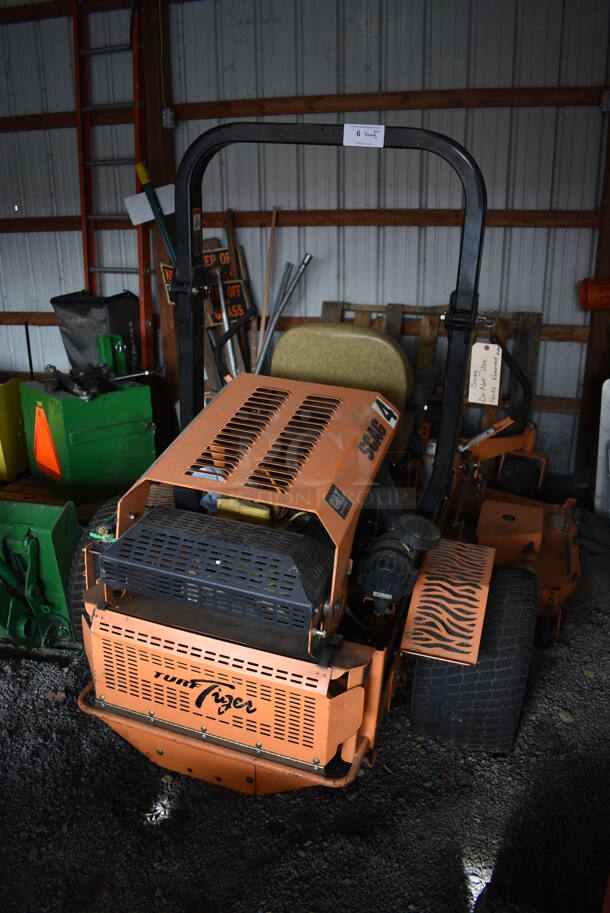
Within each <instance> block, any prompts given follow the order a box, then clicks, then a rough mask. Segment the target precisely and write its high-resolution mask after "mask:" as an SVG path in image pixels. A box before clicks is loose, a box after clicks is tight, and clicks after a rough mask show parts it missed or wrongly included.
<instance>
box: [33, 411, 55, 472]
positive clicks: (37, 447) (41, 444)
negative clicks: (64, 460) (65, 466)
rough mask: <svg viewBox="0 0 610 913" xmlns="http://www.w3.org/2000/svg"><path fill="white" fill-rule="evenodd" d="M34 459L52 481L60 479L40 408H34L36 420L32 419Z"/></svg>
mask: <svg viewBox="0 0 610 913" xmlns="http://www.w3.org/2000/svg"><path fill="white" fill-rule="evenodd" d="M34 459H35V460H36V465H37V466H38V468H39V469H40V471H41V472H44V474H45V475H47V476H51V478H52V479H61V466H60V465H59V457H58V456H57V450H56V449H55V444H54V443H53V438H52V437H51V429H50V428H49V423H48V421H47V416H46V414H45V411H44V409H43V408H42V406H36V418H35V419H34Z"/></svg>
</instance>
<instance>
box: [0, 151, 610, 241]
mask: <svg viewBox="0 0 610 913" xmlns="http://www.w3.org/2000/svg"><path fill="white" fill-rule="evenodd" d="M149 148H150V147H149ZM150 154H151V153H149V157H150ZM152 154H153V155H154V153H152ZM158 170H160V169H158ZM160 173H161V172H160ZM164 173H166V172H164ZM151 174H152V172H151ZM171 179H172V176H170V177H166V178H162V177H158V178H157V177H156V176H154V177H153V181H154V182H155V183H156V184H161V183H163V182H164V181H165V183H168V182H169V181H171ZM462 216H463V213H462V210H461V209H301V210H298V209H292V210H290V209H284V210H280V211H279V212H278V219H277V224H278V226H281V227H284V228H289V227H291V228H294V227H309V228H317V227H324V228H328V227H367V226H368V227H374V226H384V225H385V226H399V227H400V226H402V227H404V226H407V227H426V226H431V227H450V228H453V227H455V228H458V227H460V226H461V224H462ZM202 221H203V226H204V228H224V225H225V221H226V214H225V213H224V212H207V213H204V214H203V216H202ZM599 221H600V216H599V213H598V212H597V211H596V210H587V209H584V210H583V209H491V210H489V212H488V213H487V227H488V228H597V227H598V226H599ZM77 223H78V224H77ZM76 224H77V227H78V228H80V220H79V217H78V216H37V217H34V218H26V217H20V218H15V219H0V233H7V232H8V233H12V232H30V231H73V230H74V225H76ZM270 224H271V213H270V212H255V211H242V212H236V213H235V225H236V227H237V228H265V227H268V226H269V225H270ZM132 227H133V226H132V224H131V222H130V221H129V219H128V218H127V217H125V219H104V217H103V216H101V217H99V218H98V219H96V228H98V229H99V230H104V231H113V230H120V231H125V230H127V229H130V228H132Z"/></svg>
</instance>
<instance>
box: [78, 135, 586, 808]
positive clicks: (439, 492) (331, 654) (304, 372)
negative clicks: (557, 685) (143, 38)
mask: <svg viewBox="0 0 610 913" xmlns="http://www.w3.org/2000/svg"><path fill="white" fill-rule="evenodd" d="M343 137H344V131H343V127H342V126H333V125H314V124H306V125H302V124H299V125H297V124H278V123H275V124H272V123H229V124H225V125H223V126H219V127H216V128H214V129H212V130H209V131H208V132H206V133H204V134H202V135H201V136H199V137H198V138H197V139H196V140H195V141H194V142H193V144H192V145H191V146H190V148H189V149H188V150H187V152H186V154H185V156H184V158H183V160H182V162H181V165H180V168H179V171H178V175H177V181H176V213H177V264H176V275H175V278H174V284H173V297H174V301H175V305H176V311H177V319H178V335H179V353H180V406H181V422H182V427H183V430H182V433H181V434H180V435H179V437H178V438H177V439H176V440H175V441H174V442H173V443H172V444H171V445H170V446H169V447H168V449H167V450H166V451H165V452H164V453H163V454H162V455H161V457H159V459H158V460H157V461H156V462H155V463H153V465H152V466H151V467H150V469H149V470H148V471H147V472H146V473H145V474H144V475H143V476H142V477H141V478H140V479H139V480H138V481H137V482H136V483H135V484H134V485H133V486H132V487H131V489H130V490H129V491H128V492H127V493H126V494H125V495H124V496H123V497H122V498H121V499H120V501H119V502H118V509H117V511H116V526H115V527H114V526H113V522H114V521H113V522H110V523H108V524H107V525H106V527H105V531H106V533H107V534H106V535H104V536H100V535H99V530H98V534H97V537H96V538H95V539H91V540H90V541H89V544H88V545H87V546H86V548H85V550H84V556H83V560H84V571H85V575H84V576H85V593H84V604H83V603H82V602H81V604H80V606H79V614H82V632H83V639H84V645H85V649H86V653H87V657H88V660H89V664H90V667H91V672H92V676H93V681H92V682H91V683H90V684H88V685H87V687H86V688H85V689H84V691H83V692H82V693H81V695H80V697H79V705H80V707H81V709H82V710H83V711H84V712H85V713H87V714H90V715H92V716H95V717H99V719H100V720H103V721H104V722H105V723H106V724H107V725H108V726H111V727H112V728H113V729H114V730H115V731H116V732H117V733H118V734H119V735H120V736H122V737H123V738H124V739H126V740H127V741H128V742H130V743H131V744H132V745H134V746H135V747H136V748H137V749H138V750H139V751H141V752H143V753H144V754H145V755H146V756H147V757H148V758H150V760H151V761H154V762H155V763H156V764H158V765H160V766H161V767H164V768H168V769H170V770H173V771H179V772H181V773H183V774H190V775H192V776H193V777H198V778H201V779H204V780H207V781H209V782H211V783H217V784H221V785H222V786H226V787H229V788H231V789H235V790H239V791H242V792H244V793H257V794H268V793H273V792H279V791H283V790H290V789H296V788H299V787H306V786H327V787H342V786H346V785H347V784H349V783H350V782H351V781H352V780H354V778H355V777H356V776H357V774H358V772H359V770H360V768H361V766H362V765H363V762H365V761H366V762H368V763H372V762H373V760H374V757H375V752H374V748H375V742H376V739H377V733H378V730H379V726H380V724H381V721H382V720H383V717H384V716H385V714H386V712H387V711H388V710H389V708H390V705H391V703H392V699H393V697H394V694H395V692H396V690H397V689H398V688H400V687H402V686H404V685H406V684H408V685H409V686H410V689H411V716H410V720H411V727H412V729H414V730H415V731H416V732H418V733H422V734H424V735H426V736H430V737H433V738H439V739H441V740H447V741H450V742H453V743H456V744H459V745H463V746H465V747H466V748H467V749H468V750H483V751H488V752H508V751H509V750H510V748H511V746H512V743H513V740H514V737H515V733H516V730H517V725H518V722H519V717H520V713H521V706H522V702H523V697H524V692H525V687H526V682H527V676H528V668H529V664H530V657H531V653H532V645H533V641H534V634H535V628H536V623H537V618H538V623H539V624H542V625H543V626H546V629H547V633H548V630H549V629H552V631H553V632H556V631H557V630H558V626H559V622H560V618H561V608H562V605H563V603H564V601H565V599H566V598H567V596H568V595H569V594H570V593H571V592H572V590H573V589H574V587H575V586H576V584H577V581H578V578H579V575H580V565H579V553H578V547H577V545H576V543H575V541H574V540H575V536H576V533H577V529H576V525H575V521H574V517H573V506H574V502H573V501H568V502H566V503H565V504H564V505H563V506H557V505H550V504H545V503H542V502H541V501H539V500H536V496H537V494H538V492H539V489H540V484H541V482H542V477H543V475H544V471H545V467H546V459H545V458H544V457H543V456H542V455H540V454H538V453H536V452H535V451H534V444H535V428H534V426H533V425H532V424H531V422H530V416H529V411H530V407H531V390H530V387H529V384H528V382H527V380H526V378H525V377H524V376H523V375H522V374H521V372H520V371H519V368H518V366H516V365H515V364H514V362H513V360H512V358H511V356H510V354H509V353H507V352H506V351H504V361H505V363H506V364H507V365H508V368H509V369H510V371H511V372H512V373H513V375H514V377H515V378H516V380H517V382H518V383H519V384H520V386H521V404H520V409H519V410H517V412H516V413H515V414H513V415H512V416H511V415H509V416H508V417H507V418H505V419H502V420H501V421H499V422H497V423H496V424H495V425H494V426H493V427H491V428H490V429H489V430H486V431H484V432H482V433H480V434H478V435H477V436H475V437H473V438H472V439H470V440H465V439H463V438H460V437H459V432H460V425H461V420H462V414H463V405H462V402H463V391H464V383H465V377H466V369H467V364H468V358H469V352H470V348H471V341H472V337H473V333H474V331H475V329H476V325H477V281H478V273H479V264H480V257H481V247H482V239H483V226H484V219H485V203H486V197H485V184H484V181H483V178H482V175H481V173H480V171H479V168H478V167H477V164H476V163H475V161H474V160H473V159H472V157H471V156H470V155H469V153H468V152H467V151H466V150H465V149H463V148H462V147H461V146H460V145H458V144H457V143H455V142H454V141H452V140H451V139H449V138H447V137H445V136H442V135H440V134H436V133H432V132H430V131H427V130H420V129H414V128H408V127H387V128H386V129H385V138H384V145H385V147H386V148H392V149H416V150H420V151H425V152H429V153H433V154H435V155H438V156H440V157H441V158H443V159H444V160H445V161H446V162H448V163H449V165H451V167H452V168H453V169H454V171H455V172H456V173H457V175H458V176H459V178H460V180H461V183H462V186H463V190H464V223H463V228H462V235H461V247H460V257H459V266H458V275H457V285H456V289H455V291H454V292H453V293H452V295H451V298H450V302H449V306H448V309H447V312H446V315H445V321H444V323H445V328H446V331H447V336H448V346H447V353H446V359H445V367H444V379H443V385H442V395H441V401H440V408H439V407H438V406H436V407H435V406H434V400H433V392H434V388H435V387H436V380H435V379H434V380H433V381H432V382H430V381H429V379H426V378H423V380H422V379H421V378H419V379H418V380H417V382H415V381H414V377H413V372H412V369H411V367H410V365H409V363H408V361H407V358H406V356H405V354H404V352H403V350H402V348H401V347H400V346H399V345H398V343H396V342H395V341H394V340H392V339H390V338H389V337H386V336H385V335H384V334H382V333H379V332H376V331H374V330H372V329H365V328H363V327H359V326H355V325H349V324H322V323H316V324H305V325H301V326H298V327H296V328H294V329H291V330H289V331H288V332H286V333H285V334H284V335H283V336H282V337H281V338H280V339H279V342H278V343H277V345H276V348H275V351H274V353H273V358H272V361H271V369H270V371H269V373H268V375H265V376H263V375H262V374H261V373H260V370H261V367H262V364H261V361H260V359H259V362H258V363H257V364H256V365H255V366H253V367H254V370H253V371H252V373H240V374H238V375H237V376H235V377H234V378H231V379H229V382H227V383H226V385H225V386H224V387H223V388H222V390H221V391H220V393H218V395H216V396H215V397H214V398H213V399H212V400H211V402H210V403H209V404H208V405H207V407H206V408H205V409H203V405H204V391H203V383H202V378H203V376H204V365H203V351H204V347H203V333H204V324H203V300H204V296H205V295H206V287H205V286H206V279H205V274H204V271H203V267H202V255H201V211H202V179H203V175H204V171H205V169H206V167H207V166H208V164H209V163H210V161H211V160H212V158H213V157H214V156H215V155H216V153H218V152H219V151H220V150H222V149H224V148H225V147H227V146H228V145H230V144H232V143H276V144H278V143H284V144H313V145H321V146H341V145H343ZM360 154H370V152H367V151H366V150H363V151H362V152H361V153H360ZM229 335H230V333H227V334H225V337H227V338H228V336H229ZM225 337H223V339H224V341H225V344H226V341H227V338H225ZM492 343H493V340H492ZM224 373H226V372H224ZM428 406H430V408H429V409H427V407H428ZM435 409H436V415H435V414H434V413H435ZM433 442H434V445H435V446H434V455H433V457H427V456H426V451H428V452H430V451H431V449H432V448H431V446H430V444H431V443H433ZM425 444H428V446H427V447H426V446H424V445H425Z"/></svg>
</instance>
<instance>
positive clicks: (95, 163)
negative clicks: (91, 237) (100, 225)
mask: <svg viewBox="0 0 610 913" xmlns="http://www.w3.org/2000/svg"><path fill="white" fill-rule="evenodd" d="M135 163H136V160H135V159H88V160H87V161H86V162H85V165H86V166H87V168H98V167H100V166H101V165H135ZM101 218H104V217H103V216H102V217H101ZM121 218H122V219H124V218H125V216H121Z"/></svg>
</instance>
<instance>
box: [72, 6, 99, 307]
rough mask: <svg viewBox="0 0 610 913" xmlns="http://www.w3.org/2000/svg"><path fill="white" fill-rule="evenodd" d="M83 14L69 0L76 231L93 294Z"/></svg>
mask: <svg viewBox="0 0 610 913" xmlns="http://www.w3.org/2000/svg"><path fill="white" fill-rule="evenodd" d="M87 31H88V29H87V13H86V11H84V12H83V10H82V8H81V5H80V3H79V0H72V36H73V48H74V89H75V97H76V99H75V100H76V114H77V116H76V133H77V137H78V180H79V186H80V230H81V235H82V244H83V272H84V282H85V289H86V290H87V291H88V292H92V293H93V294H97V275H96V274H95V273H92V272H91V270H90V267H92V266H96V256H95V226H94V224H93V221H92V220H90V219H87V215H88V214H89V213H91V212H92V209H93V206H92V203H93V179H92V175H91V169H90V168H88V167H87V164H86V163H87V161H89V160H90V159H91V115H90V113H89V111H87V110H84V109H85V108H86V107H87V106H88V104H89V62H88V57H87V56H86V55H83V54H81V50H85V49H86V48H87V46H88V40H87Z"/></svg>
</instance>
